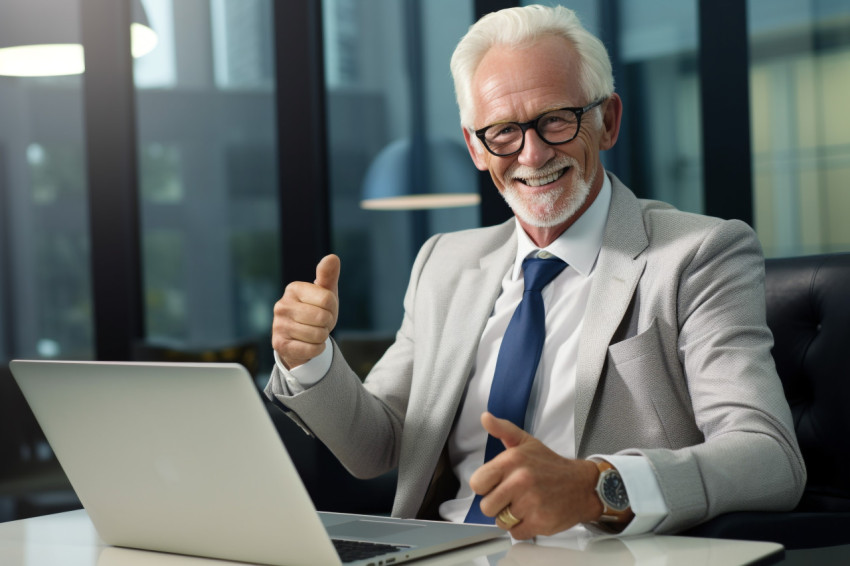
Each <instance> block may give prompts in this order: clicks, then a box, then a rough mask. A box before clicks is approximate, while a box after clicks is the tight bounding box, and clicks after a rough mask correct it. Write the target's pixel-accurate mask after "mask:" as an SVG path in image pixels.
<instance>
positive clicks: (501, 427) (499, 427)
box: [481, 411, 531, 448]
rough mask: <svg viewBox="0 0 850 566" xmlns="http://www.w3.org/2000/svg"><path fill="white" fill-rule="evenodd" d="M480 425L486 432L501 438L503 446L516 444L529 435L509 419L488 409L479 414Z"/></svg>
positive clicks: (509, 446)
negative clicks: (500, 416) (501, 417)
mask: <svg viewBox="0 0 850 566" xmlns="http://www.w3.org/2000/svg"><path fill="white" fill-rule="evenodd" d="M481 425H482V426H483V427H484V430H486V431H487V434H489V435H490V436H492V437H494V438H498V439H499V440H501V441H502V444H504V445H505V448H513V447H514V446H518V445H520V444H522V443H523V442H524V441H525V440H526V439H527V438H530V437H531V435H530V434H528V433H527V432H525V431H524V430H522V429H521V428H519V427H518V426H516V425H515V424H514V423H512V422H511V421H509V420H506V419H500V418H497V417H495V416H493V414H492V413H490V412H488V411H485V412H484V413H482V414H481Z"/></svg>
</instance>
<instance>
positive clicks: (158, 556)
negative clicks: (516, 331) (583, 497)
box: [0, 510, 783, 566]
mask: <svg viewBox="0 0 850 566" xmlns="http://www.w3.org/2000/svg"><path fill="white" fill-rule="evenodd" d="M564 544H566V543H564ZM782 556H783V550H782V546H781V545H778V544H774V543H766V542H744V541H732V540H720V539H701V538H687V537H675V536H646V537H639V538H631V539H628V541H627V542H623V541H620V540H616V539H610V540H604V541H598V542H592V543H590V544H589V545H588V546H587V547H586V548H585V549H584V550H575V549H570V548H565V547H564V546H563V545H561V543H559V541H557V540H555V539H551V540H550V541H548V542H547V546H543V545H539V544H529V543H517V544H514V545H511V543H510V541H509V540H508V539H507V538H505V539H502V540H497V541H491V542H488V543H483V544H481V545H476V546H474V547H469V548H466V549H461V550H459V551H455V552H451V553H447V554H444V555H441V556H438V557H434V558H428V559H424V560H419V561H416V562H414V563H413V564H416V565H417V566H479V565H483V566H490V565H491V564H498V565H499V566H565V565H570V564H581V565H583V566H584V565H591V566H592V565H595V564H599V565H600V566H601V565H604V566H616V565H620V564H624V565H625V564H652V565H655V564H664V565H666V566H675V565H683V566H696V565H700V566H714V565H716V566H729V565H733V564H752V563H759V564H771V563H775V562H777V561H779V560H781V559H782ZM488 558H489V559H488ZM0 564H3V565H4V566H47V565H50V566H226V565H234V564H241V563H237V562H227V561H222V560H207V559H203V558H196V557H189V556H179V555H173V554H163V553H156V552H145V551H140V550H130V549H126V548H117V547H111V546H107V545H105V544H104V543H103V541H101V540H100V537H98V535H97V532H96V531H95V530H94V527H93V526H92V523H91V521H90V520H89V517H88V515H87V514H86V512H85V511H84V510H81V511H70V512H68V513H59V514H56V515H47V516H44V517H37V518H34V519H26V520H23V521H12V522H8V523H2V524H0Z"/></svg>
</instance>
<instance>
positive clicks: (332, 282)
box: [315, 254, 341, 296]
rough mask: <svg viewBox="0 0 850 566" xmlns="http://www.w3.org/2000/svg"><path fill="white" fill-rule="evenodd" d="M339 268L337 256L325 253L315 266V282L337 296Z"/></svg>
mask: <svg viewBox="0 0 850 566" xmlns="http://www.w3.org/2000/svg"><path fill="white" fill-rule="evenodd" d="M340 269H341V265H340V261H339V257H338V256H336V255H334V254H330V255H326V256H325V257H323V258H322V261H320V262H319V265H317V266H316V281H315V284H316V285H318V286H319V287H323V288H325V289H327V290H328V291H331V292H332V293H333V294H334V295H337V296H338V295H339V272H340Z"/></svg>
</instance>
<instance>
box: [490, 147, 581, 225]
mask: <svg viewBox="0 0 850 566" xmlns="http://www.w3.org/2000/svg"><path fill="white" fill-rule="evenodd" d="M566 166H571V167H572V168H573V169H574V171H573V174H574V175H575V182H574V184H573V186H572V187H569V186H566V185H561V186H559V187H556V188H554V189H552V190H550V191H546V192H545V193H536V194H530V195H529V194H525V193H523V192H522V189H518V188H517V187H516V184H517V183H520V182H521V181H519V180H518V179H519V178H525V177H533V176H545V175H546V174H548V173H549V172H552V171H558V170H560V169H563V168H564V167H566ZM505 178H506V179H510V180H509V181H508V182H507V183H505V190H504V191H503V192H502V196H503V197H504V199H505V202H507V203H508V206H509V207H511V210H512V211H513V213H514V214H516V215H517V217H518V218H519V219H520V220H522V221H523V222H525V223H526V224H528V225H530V226H534V227H536V228H551V227H553V226H558V225H560V224H563V223H564V222H566V221H567V220H569V218H570V217H572V216H573V215H574V214H575V213H576V212H578V210H579V209H580V208H581V207H582V206H583V205H584V203H585V202H587V198H588V196H589V195H590V187H591V186H592V185H593V181H594V180H595V178H596V173H595V172H594V174H593V176H592V177H591V178H590V179H585V178H584V171H582V170H581V169H580V168H579V167H578V164H577V163H576V162H575V160H573V159H570V158H567V157H563V158H561V159H559V160H558V161H556V162H552V163H549V164H547V165H545V166H544V167H543V168H541V169H540V170H534V169H530V168H527V167H524V166H521V165H520V166H517V167H516V169H514V170H512V171H509V172H508V173H507V174H506V175H505ZM567 191H571V193H570V194H569V195H568V196H567V198H566V199H565V200H563V201H562V202H558V201H559V199H561V197H562V196H563V195H564V193H565V192H567Z"/></svg>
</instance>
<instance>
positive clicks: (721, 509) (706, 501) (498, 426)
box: [266, 6, 805, 539]
mask: <svg viewBox="0 0 850 566" xmlns="http://www.w3.org/2000/svg"><path fill="white" fill-rule="evenodd" d="M452 73H453V76H454V80H455V88H456V92H457V98H458V104H459V106H460V116H461V125H462V127H463V135H464V138H465V140H466V144H467V146H468V148H469V153H470V155H471V157H472V160H473V162H474V163H475V166H476V167H477V168H478V169H480V170H482V171H489V172H490V176H491V177H492V179H493V183H494V184H495V185H496V189H497V190H498V191H499V192H500V193H501V194H502V195H503V196H504V198H505V199H506V201H507V202H508V204H509V205H510V206H511V209H512V210H513V212H514V214H515V218H514V219H511V220H510V221H508V222H507V223H505V224H502V225H500V226H495V227H490V228H481V229H476V230H468V231H463V232H458V233H450V234H441V235H437V236H434V237H432V238H431V239H430V240H429V241H428V242H427V243H426V244H425V245H424V246H423V247H422V250H421V251H420V253H419V255H418V257H417V259H416V262H415V264H414V267H413V271H412V273H411V277H410V283H409V287H408V289H407V293H406V296H405V299H404V309H405V314H404V319H403V320H402V323H401V328H400V329H399V331H398V334H397V337H396V340H395V342H394V344H393V345H392V346H391V347H390V348H389V350H388V351H387V352H386V354H385V355H384V356H383V358H382V359H381V360H380V361H379V362H378V363H377V364H376V365H375V367H374V369H373V370H372V372H371V373H370V374H369V376H368V377H367V379H366V380H365V383H362V384H361V382H360V380H359V379H358V378H357V376H356V375H355V374H354V372H353V371H352V370H351V369H350V368H349V367H348V366H347V364H346V362H345V360H344V359H343V357H342V355H341V354H340V352H339V350H338V349H337V347H336V345H335V344H334V343H333V340H331V339H330V338H329V332H330V331H331V330H332V329H333V327H334V325H335V323H336V319H337V312H338V308H339V306H338V296H337V283H338V279H339V273H340V263H339V259H338V258H337V257H336V256H328V257H326V258H324V259H323V260H322V261H321V262H320V263H319V265H318V267H317V270H316V271H317V273H316V280H315V282H314V283H292V284H290V285H289V286H288V287H287V289H286V292H285V293H284V295H283V297H282V298H281V299H280V301H278V303H277V304H276V305H275V318H274V326H273V335H272V343H273V346H274V349H275V352H276V358H277V364H276V365H277V367H276V368H275V370H274V372H273V374H272V376H271V380H270V382H269V385H268V387H267V390H266V392H267V395H268V396H269V397H270V398H271V399H272V400H273V401H275V402H276V403H277V404H279V405H281V406H282V407H283V408H284V410H286V411H287V412H288V413H289V415H290V416H291V417H292V418H293V419H295V420H296V421H297V422H299V424H301V426H302V427H303V428H304V429H305V430H307V431H308V432H309V433H311V434H315V435H316V436H318V438H320V439H321V440H322V441H323V442H324V443H325V444H326V445H327V446H328V447H329V448H330V449H331V450H332V451H333V452H334V454H335V455H336V456H337V457H338V458H339V459H340V461H341V462H342V463H343V464H344V465H345V466H346V467H347V468H348V469H349V470H350V471H351V472H352V473H353V474H355V475H356V476H359V477H371V476H376V475H378V474H381V473H383V472H386V471H387V470H390V469H392V468H394V467H396V466H397V467H398V471H399V480H398V490H397V493H396V498H395V504H394V508H393V515H395V516H400V517H414V516H418V517H425V518H443V519H446V520H452V521H467V522H492V521H493V517H496V520H495V522H496V524H497V525H499V526H500V527H502V528H504V529H508V530H510V532H511V534H512V535H513V536H514V537H515V538H518V539H526V538H530V537H533V536H536V535H551V534H554V533H558V532H561V531H564V530H566V529H570V528H572V527H574V526H576V525H578V524H584V525H585V526H594V527H600V528H602V529H604V530H607V531H611V530H613V531H618V532H623V533H624V534H631V533H642V532H648V531H655V532H675V531H678V530H681V529H684V528H686V527H690V526H693V525H695V524H697V523H699V522H702V521H705V520H708V519H710V518H711V517H714V516H716V515H718V514H720V513H725V512H729V511H736V510H747V509H762V510H781V509H789V508H791V507H793V506H794V505H795V503H796V502H797V500H798V499H799V497H800V494H801V493H802V489H803V485H804V483H805V469H804V465H803V460H802V458H801V456H800V452H799V448H798V446H797V442H796V439H795V437H794V432H793V427H792V424H791V415H790V411H789V408H788V405H787V403H786V401H785V398H784V395H783V392H782V386H781V383H780V381H779V379H778V377H777V375H776V371H775V368H774V364H773V360H772V358H771V355H770V347H771V344H772V337H771V334H770V331H769V330H768V328H767V327H766V324H765V312H764V296H763V285H762V280H763V271H764V266H763V257H762V253H761V250H760V246H759V244H758V241H757V239H756V237H755V235H754V233H753V232H752V230H751V229H750V228H749V227H748V226H746V225H745V224H743V223H741V222H738V221H723V220H719V219H715V218H708V217H704V216H699V215H694V214H687V213H683V212H680V211H677V210H675V209H674V208H672V207H670V206H668V205H665V204H662V203H659V202H654V201H645V200H639V199H637V198H636V197H635V196H634V194H633V193H632V192H631V191H629V189H628V188H626V187H625V186H624V185H623V184H622V183H621V182H620V181H619V180H618V179H617V178H616V177H615V176H614V175H612V174H611V173H608V172H606V171H605V170H604V169H603V167H602V164H601V162H600V152H601V151H602V150H606V149H608V148H610V147H612V146H613V145H614V143H615V142H616V140H617V134H618V131H619V126H620V117H621V113H622V103H621V101H620V98H619V96H618V95H617V94H616V93H615V92H614V88H613V79H612V75H611V65H610V62H609V59H608V55H607V53H606V51H605V48H604V46H603V45H602V43H601V42H600V41H599V40H598V39H597V38H595V37H594V36H592V35H591V34H589V33H588V32H587V31H586V30H584V29H583V28H582V27H581V25H580V23H579V22H578V20H577V19H576V17H575V15H574V14H573V12H571V11H570V10H567V9H565V8H560V7H559V8H554V9H553V8H545V7H541V6H530V7H525V8H514V9H509V10H503V11H500V12H497V13H494V14H490V15H488V16H486V17H484V18H482V19H481V20H480V21H479V22H477V23H476V24H475V25H473V26H472V27H471V28H470V30H469V32H468V33H467V35H466V36H465V37H464V38H463V39H462V40H461V42H460V44H459V45H458V46H457V49H456V50H455V53H454V56H453V57H452ZM709 190H710V188H709Z"/></svg>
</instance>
